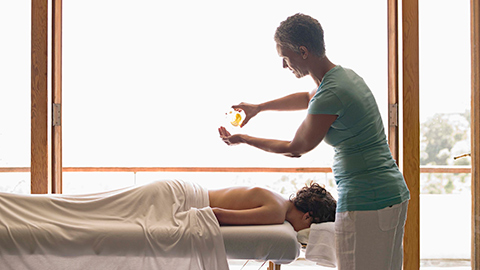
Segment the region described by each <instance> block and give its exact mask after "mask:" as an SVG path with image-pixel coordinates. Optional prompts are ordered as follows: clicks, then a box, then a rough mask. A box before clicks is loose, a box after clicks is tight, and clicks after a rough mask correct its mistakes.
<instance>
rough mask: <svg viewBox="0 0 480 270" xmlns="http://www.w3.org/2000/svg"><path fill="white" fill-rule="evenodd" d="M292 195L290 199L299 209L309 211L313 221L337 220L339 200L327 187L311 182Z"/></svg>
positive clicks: (304, 211)
mask: <svg viewBox="0 0 480 270" xmlns="http://www.w3.org/2000/svg"><path fill="white" fill-rule="evenodd" d="M292 197H293V194H292V196H291V197H290V201H291V202H292V203H293V205H294V206H295V207H297V209H298V210H300V211H302V212H303V213H309V214H310V216H311V217H312V223H322V222H328V221H335V213H336V208H337V201H336V200H335V199H334V198H333V196H332V194H330V192H328V191H327V190H326V189H325V187H323V186H321V185H319V184H318V183H310V185H306V186H305V187H303V188H301V189H300V190H298V191H297V194H296V195H295V196H294V197H293V198H292Z"/></svg>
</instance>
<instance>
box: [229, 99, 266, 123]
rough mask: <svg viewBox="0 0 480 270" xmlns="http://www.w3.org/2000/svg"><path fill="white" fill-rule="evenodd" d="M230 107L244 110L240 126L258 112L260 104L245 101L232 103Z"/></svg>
mask: <svg viewBox="0 0 480 270" xmlns="http://www.w3.org/2000/svg"><path fill="white" fill-rule="evenodd" d="M232 108H233V109H234V110H236V111H240V110H242V111H244V112H245V120H243V122H242V124H241V125H240V127H243V126H245V125H246V124H247V123H248V121H250V119H251V118H252V117H254V116H255V115H257V114H258V113H259V112H260V106H258V105H255V104H249V103H245V102H242V103H240V104H238V105H234V106H232Z"/></svg>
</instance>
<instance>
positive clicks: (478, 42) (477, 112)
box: [470, 0, 480, 270]
mask: <svg viewBox="0 0 480 270" xmlns="http://www.w3.org/2000/svg"><path fill="white" fill-rule="evenodd" d="M470 6H471V24H470V26H471V43H472V44H471V47H472V95H471V99H472V100H471V104H472V105H471V116H472V118H471V131H472V134H471V135H472V149H471V150H472V269H474V270H480V142H479V138H480V0H471V1H470Z"/></svg>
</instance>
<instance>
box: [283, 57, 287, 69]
mask: <svg viewBox="0 0 480 270" xmlns="http://www.w3.org/2000/svg"><path fill="white" fill-rule="evenodd" d="M282 62H283V68H287V67H288V65H287V62H286V61H285V59H283V60H282Z"/></svg>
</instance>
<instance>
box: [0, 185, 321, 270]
mask: <svg viewBox="0 0 480 270" xmlns="http://www.w3.org/2000/svg"><path fill="white" fill-rule="evenodd" d="M205 193H206V190H205V189H204V188H202V187H200V186H198V185H196V184H194V183H186V182H183V181H178V180H168V181H158V182H154V183H151V184H148V185H143V186H138V187H130V188H125V189H121V190H116V191H108V192H104V193H98V194H86V195H18V194H9V193H0V264H1V265H2V269H15V270H22V269H38V270H41V269H79V270H83V269H92V270H93V269H102V270H104V269H189V270H201V269H208V270H225V269H228V263H227V259H241V260H255V261H263V262H266V261H270V262H271V265H273V266H274V267H275V269H280V268H279V266H280V265H281V264H288V263H291V262H293V261H295V260H296V259H297V258H298V256H299V254H300V249H301V245H300V244H299V242H298V241H297V233H296V232H295V231H294V230H293V227H292V226H291V225H290V224H289V223H288V222H285V223H284V224H278V225H263V226H219V225H218V221H217V220H216V218H215V215H214V214H213V211H212V209H211V208H210V207H208V196H206V195H205ZM197 206H198V208H197ZM309 245H310V244H309ZM312 246H313V245H312ZM307 250H308V248H307Z"/></svg>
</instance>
